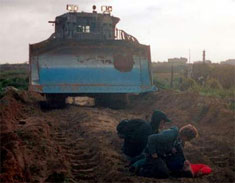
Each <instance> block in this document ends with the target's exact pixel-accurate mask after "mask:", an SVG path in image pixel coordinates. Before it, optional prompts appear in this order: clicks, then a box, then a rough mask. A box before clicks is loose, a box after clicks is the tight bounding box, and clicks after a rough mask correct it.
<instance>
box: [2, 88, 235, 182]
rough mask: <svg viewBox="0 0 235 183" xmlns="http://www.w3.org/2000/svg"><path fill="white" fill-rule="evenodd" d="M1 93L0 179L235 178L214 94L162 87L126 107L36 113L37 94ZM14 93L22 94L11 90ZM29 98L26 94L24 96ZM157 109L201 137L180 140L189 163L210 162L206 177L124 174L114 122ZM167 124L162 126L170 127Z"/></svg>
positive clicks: (226, 112)
mask: <svg viewBox="0 0 235 183" xmlns="http://www.w3.org/2000/svg"><path fill="white" fill-rule="evenodd" d="M25 94H26V96H27V97H26V96H25V99H22V98H24V97H16V95H15V94H14V95H13V94H9V95H6V96H5V97H4V98H3V99H1V100H0V102H1V110H0V120H1V121H0V125H1V171H0V178H1V182H26V181H28V182H35V181H39V182H206V183H208V182H234V181H235V177H234V171H235V168H234V167H235V166H234V152H235V151H234V147H233V144H234V111H231V110H230V109H229V107H228V104H227V103H226V102H225V101H223V100H220V99H216V98H210V97H202V96H199V95H198V94H194V93H189V92H186V93H177V92H173V91H161V92H157V93H153V94H149V95H141V96H133V97H131V105H130V106H129V107H128V108H126V109H121V110H113V109H109V108H102V107H81V106H67V107H66V108H64V109H53V110H47V111H45V110H44V111H42V110H41V109H40V107H39V105H38V101H40V100H43V99H42V98H40V96H34V95H35V94H30V93H25ZM17 95H18V96H22V95H19V94H17ZM26 98H28V99H26ZM155 109H160V110H162V111H164V112H165V113H166V114H168V116H169V118H171V119H172V121H173V122H172V123H171V124H169V126H171V125H177V126H179V127H181V126H183V125H184V124H187V123H191V124H193V125H195V126H196V127H197V128H198V129H199V133H200V136H199V138H197V139H195V140H193V141H192V142H191V143H188V144H186V147H185V155H186V157H187V159H189V160H190V161H191V162H192V163H205V164H208V165H209V166H211V168H212V170H213V173H212V174H210V175H209V176H205V177H201V178H196V179H190V178H180V179H175V178H171V179H166V180H159V179H151V178H144V177H137V176H134V175H132V174H131V173H130V172H129V171H128V167H127V165H128V162H127V160H126V158H125V156H124V155H123V154H122V152H121V146H122V143H123V142H122V140H121V139H119V138H118V136H117V134H116V126H117V124H118V123H119V121H120V120H122V119H131V118H142V119H146V116H148V117H147V118H149V117H150V115H151V113H152V111H153V110H155ZM169 126H168V127H169Z"/></svg>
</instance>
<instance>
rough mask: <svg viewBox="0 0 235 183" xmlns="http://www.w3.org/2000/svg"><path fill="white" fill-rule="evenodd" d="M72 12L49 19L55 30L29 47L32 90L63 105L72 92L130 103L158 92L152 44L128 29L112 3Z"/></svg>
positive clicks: (109, 101) (98, 99)
mask: <svg viewBox="0 0 235 183" xmlns="http://www.w3.org/2000/svg"><path fill="white" fill-rule="evenodd" d="M67 10H68V12H66V13H64V14H63V15H60V16H57V17H56V18H55V20H54V21H49V23H52V24H53V25H54V26H55V31H54V33H53V34H52V35H51V36H50V37H49V38H48V39H46V40H44V41H42V42H39V43H35V44H30V45H29V63H30V64H29V65H30V79H29V90H30V91H34V92H39V93H41V94H43V95H45V96H46V99H47V101H48V102H49V103H54V104H55V103H56V104H61V105H63V104H64V103H65V99H66V97H68V96H84V95H86V96H91V97H94V98H95V100H96V102H97V103H105V105H113V104H117V103H119V104H120V105H126V104H127V103H128V95H129V94H133V93H134V94H141V93H148V92H152V91H156V89H157V88H156V87H155V86H154V85H153V82H152V74H151V53H150V46H148V45H143V44H140V43H139V42H138V40H137V39H136V38H135V37H134V36H132V35H130V34H127V33H126V32H125V31H123V30H119V29H117V28H116V25H117V23H118V22H119V21H120V19H119V18H118V17H114V16H112V15H111V12H112V6H102V7H101V12H100V13H98V12H97V10H96V6H95V5H94V6H93V8H92V12H83V11H81V12H79V10H78V6H76V5H67Z"/></svg>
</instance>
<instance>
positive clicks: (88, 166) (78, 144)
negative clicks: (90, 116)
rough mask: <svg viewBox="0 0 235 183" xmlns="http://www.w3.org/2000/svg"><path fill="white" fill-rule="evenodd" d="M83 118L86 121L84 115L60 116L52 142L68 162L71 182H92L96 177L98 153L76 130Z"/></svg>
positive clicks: (70, 114) (69, 114)
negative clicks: (59, 122) (55, 143)
mask: <svg viewBox="0 0 235 183" xmlns="http://www.w3.org/2000/svg"><path fill="white" fill-rule="evenodd" d="M85 118H86V119H87V116H86V115H85V114H84V113H82V114H79V113H68V114H66V115H64V114H63V115H61V119H62V120H63V123H62V126H61V127H59V129H58V132H57V133H56V134H55V135H54V140H55V141H56V142H57V144H59V146H60V147H61V150H62V152H63V154H65V157H66V158H68V161H69V162H70V170H71V171H70V173H71V177H70V178H69V181H71V182H80V181H86V180H92V179H95V178H96V177H97V171H98V167H97V165H98V164H99V152H97V150H95V149H94V147H93V146H92V143H89V142H88V141H87V139H86V138H85V137H82V136H81V134H80V133H79V131H78V130H76V125H77V124H78V123H79V121H81V120H83V119H85Z"/></svg>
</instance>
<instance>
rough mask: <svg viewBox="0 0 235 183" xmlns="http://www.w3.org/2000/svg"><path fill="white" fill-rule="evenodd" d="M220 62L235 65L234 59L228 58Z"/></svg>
mask: <svg viewBox="0 0 235 183" xmlns="http://www.w3.org/2000/svg"><path fill="white" fill-rule="evenodd" d="M220 63H221V64H229V65H235V59H228V60H225V61H223V62H220Z"/></svg>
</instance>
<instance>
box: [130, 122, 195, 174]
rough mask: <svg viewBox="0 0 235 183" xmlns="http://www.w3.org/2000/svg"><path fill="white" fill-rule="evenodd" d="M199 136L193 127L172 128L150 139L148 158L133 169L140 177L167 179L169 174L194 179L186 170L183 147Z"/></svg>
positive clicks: (133, 166)
mask: <svg viewBox="0 0 235 183" xmlns="http://www.w3.org/2000/svg"><path fill="white" fill-rule="evenodd" d="M197 135H198V132H197V129H196V128H195V127H194V126H192V125H186V126H183V127H182V128H181V129H180V130H179V129H178V128H177V127H172V128H170V129H167V130H163V131H162V132H160V133H158V134H152V135H150V136H149V137H148V143H147V147H146V156H145V158H143V159H142V160H139V161H137V162H135V163H134V164H133V165H132V168H134V169H135V171H136V172H138V175H140V176H147V177H157V178H167V177H168V176H169V174H171V175H173V176H176V177H181V176H186V177H192V176H193V175H192V172H191V170H190V169H185V168H184V165H185V156H184V153H183V146H184V143H185V142H186V141H190V140H192V139H193V138H195V137H196V136H197Z"/></svg>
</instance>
